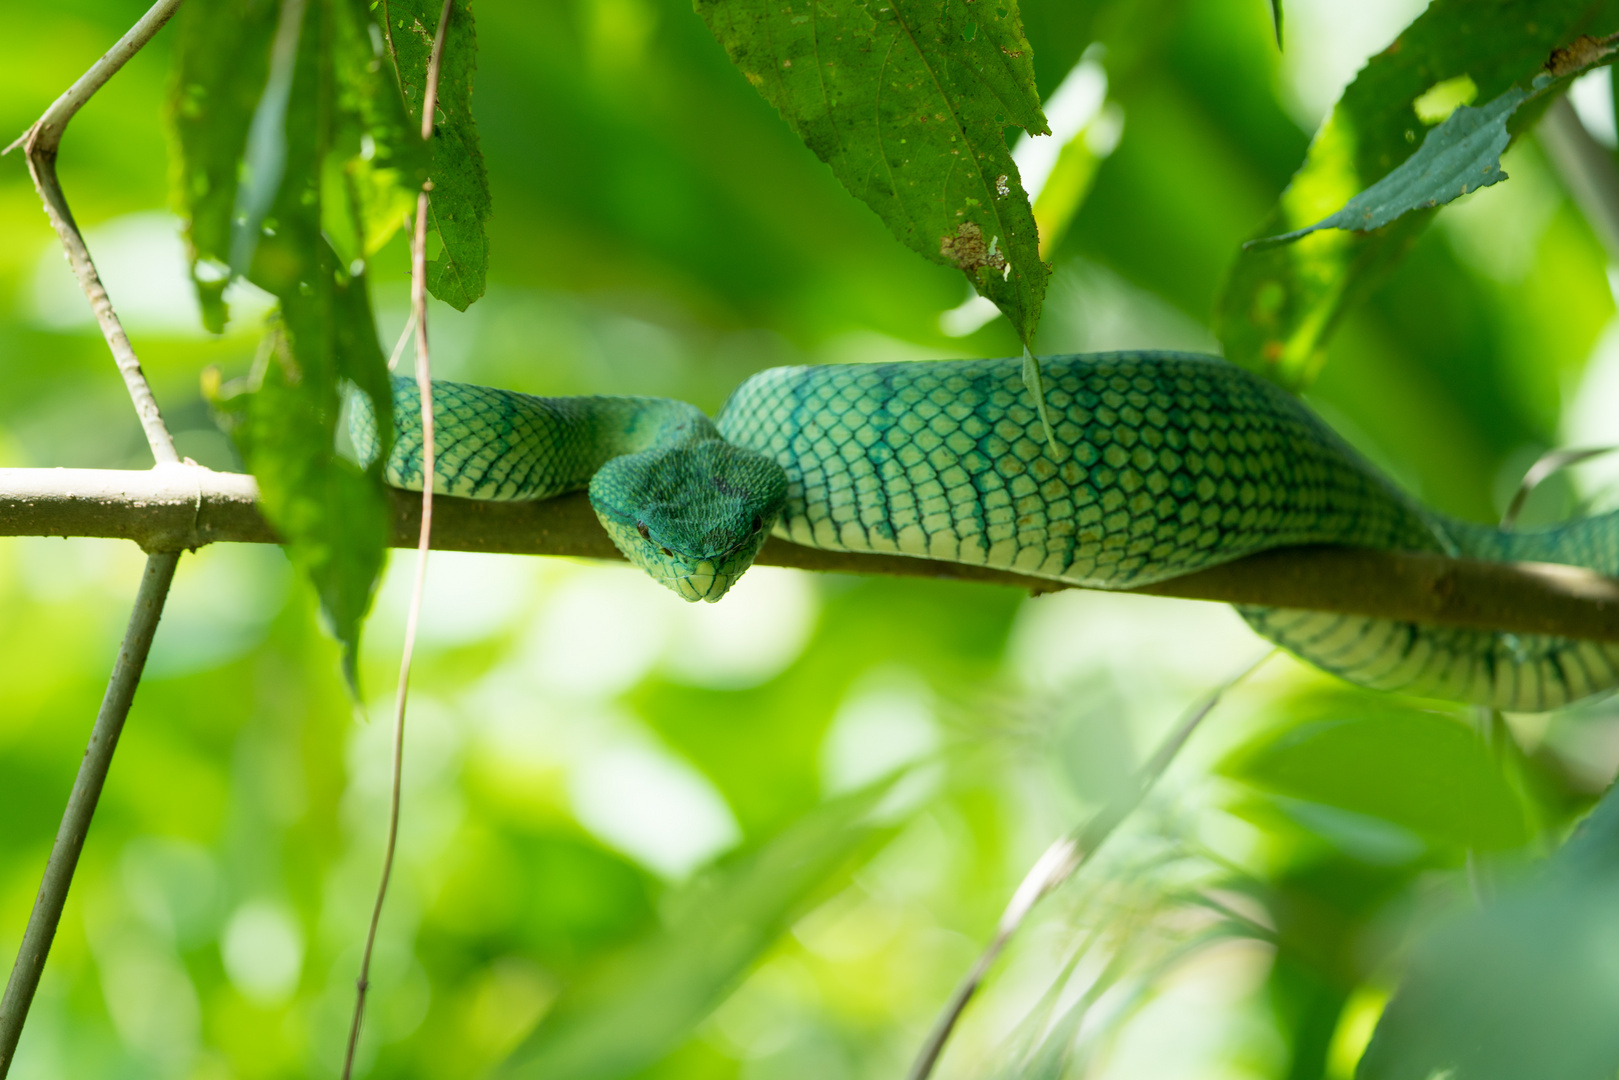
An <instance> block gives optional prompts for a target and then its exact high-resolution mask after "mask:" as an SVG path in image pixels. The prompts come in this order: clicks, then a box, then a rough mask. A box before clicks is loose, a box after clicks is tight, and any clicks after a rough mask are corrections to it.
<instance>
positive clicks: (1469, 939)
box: [1355, 789, 1619, 1080]
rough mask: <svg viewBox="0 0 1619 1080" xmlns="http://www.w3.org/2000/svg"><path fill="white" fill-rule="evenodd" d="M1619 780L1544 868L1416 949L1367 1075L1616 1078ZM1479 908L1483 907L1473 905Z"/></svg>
mask: <svg viewBox="0 0 1619 1080" xmlns="http://www.w3.org/2000/svg"><path fill="white" fill-rule="evenodd" d="M1616 853H1619V789H1610V790H1609V792H1608V794H1607V795H1605V796H1604V797H1603V799H1602V802H1601V803H1599V804H1598V806H1597V809H1596V810H1595V811H1594V812H1593V813H1592V815H1591V816H1590V817H1589V818H1588V819H1587V820H1586V821H1585V823H1584V824H1583V825H1582V826H1581V828H1580V830H1579V831H1578V832H1577V833H1576V834H1575V836H1574V838H1573V839H1571V840H1570V841H1569V842H1568V843H1567V844H1566V845H1564V847H1563V848H1562V849H1561V850H1560V851H1559V852H1558V853H1557V854H1556V855H1555V856H1554V857H1553V858H1552V860H1551V862H1550V864H1549V865H1548V866H1547V867H1545V868H1544V871H1543V872H1542V874H1541V875H1540V877H1539V878H1538V879H1537V880H1535V881H1532V882H1529V883H1527V884H1519V885H1517V886H1514V887H1512V888H1509V889H1507V890H1504V891H1503V892H1502V893H1501V894H1500V895H1498V896H1496V897H1493V898H1491V900H1490V902H1489V903H1488V904H1487V905H1486V906H1485V907H1484V908H1483V910H1477V909H1474V910H1470V911H1468V912H1467V913H1465V914H1461V915H1458V916H1454V917H1452V918H1451V919H1450V920H1448V921H1447V922H1445V923H1443V924H1441V925H1440V926H1439V927H1438V928H1436V929H1435V930H1434V931H1432V932H1430V933H1429V934H1427V935H1425V936H1424V938H1423V939H1422V940H1420V941H1419V942H1418V943H1417V945H1416V948H1415V949H1414V950H1413V952H1412V956H1411V962H1410V965H1409V967H1408V968H1407V970H1406V973H1405V978H1404V979H1403V980H1402V982H1401V985H1400V988H1399V990H1398V992H1397V993H1396V994H1395V996H1394V998H1393V1000H1392V1001H1391V1002H1390V1003H1389V1005H1388V1007H1387V1008H1386V1009H1385V1010H1384V1013H1383V1016H1382V1018H1381V1019H1380V1020H1379V1022H1378V1025H1377V1029H1376V1031H1375V1033H1374V1034H1373V1037H1372V1041H1371V1043H1370V1045H1368V1047H1367V1048H1366V1053H1365V1054H1364V1056H1363V1057H1362V1059H1361V1062H1360V1067H1359V1069H1358V1070H1357V1071H1356V1074H1355V1075H1356V1076H1357V1077H1358V1078H1359V1080H1429V1078H1431V1077H1434V1076H1447V1077H1451V1078H1452V1080H1521V1078H1522V1077H1529V1076H1532V1077H1535V1078H1536V1080H1607V1078H1609V1077H1612V1076H1613V1075H1614V1073H1615V1071H1616V1070H1619V1025H1616V1024H1615V1023H1614V1022H1613V1018H1614V1017H1615V1016H1616V1015H1619V855H1616ZM1470 907H1471V905H1470Z"/></svg>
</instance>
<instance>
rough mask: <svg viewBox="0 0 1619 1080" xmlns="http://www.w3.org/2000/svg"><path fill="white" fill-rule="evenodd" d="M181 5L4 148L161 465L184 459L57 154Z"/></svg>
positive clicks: (172, 0) (138, 29) (137, 33)
mask: <svg viewBox="0 0 1619 1080" xmlns="http://www.w3.org/2000/svg"><path fill="white" fill-rule="evenodd" d="M180 3H181V0H158V2H157V3H155V4H153V5H152V7H151V9H150V10H149V11H147V13H146V14H145V15H143V16H141V18H140V21H139V22H137V23H136V24H135V25H134V26H132V27H130V30H129V33H127V34H125V35H124V36H123V37H122V38H120V39H119V40H118V43H117V44H116V45H114V46H113V47H112V48H111V49H108V50H107V52H106V54H105V55H104V56H102V58H101V59H100V60H97V61H96V62H95V63H94V64H92V65H91V66H90V70H89V71H87V72H85V73H84V74H83V75H82V76H80V77H79V80H78V82H75V83H74V84H73V85H72V86H70V87H68V88H67V90H65V91H63V93H62V96H61V97H59V98H57V99H56V100H55V101H54V102H52V103H51V106H50V108H48V109H46V110H45V114H44V115H43V116H41V117H40V118H39V119H38V120H36V121H34V124H33V126H32V127H30V128H29V129H28V130H27V131H26V132H24V133H23V135H22V137H21V138H19V139H18V140H17V141H16V142H14V143H12V144H11V145H10V146H8V147H6V153H10V152H11V151H12V150H13V149H15V148H16V147H18V146H21V147H22V149H23V154H24V156H25V157H27V159H28V173H29V175H30V176H32V177H33V178H34V188H35V190H37V191H38V192H39V197H40V200H41V201H42V202H44V204H45V213H46V216H48V217H49V218H50V219H51V224H52V225H53V226H55V228H56V235H57V236H58V237H60V238H61V240H62V248H63V250H64V251H65V252H66V254H67V261H68V264H69V265H70V266H72V267H73V273H74V276H76V277H77V278H78V279H79V286H80V287H81V288H82V289H84V295H85V297H86V298H87V299H88V300H89V301H90V309H91V310H92V311H94V312H95V315H96V322H97V323H99V324H100V326H101V334H102V336H103V337H105V338H106V339H107V345H108V346H109V347H110V348H111V349H112V355H113V359H114V360H115V361H117V363H118V370H119V372H120V373H121V374H122V375H123V377H124V385H125V387H127V388H128V390H129V396H130V399H131V400H132V401H134V403H135V414H136V415H137V416H138V417H140V422H141V429H142V430H143V431H144V432H145V433H146V441H147V443H149V444H150V445H151V447H152V457H153V458H154V459H156V460H157V461H158V463H160V464H162V463H165V462H171V461H179V460H180V458H179V455H178V454H176V453H175V452H174V440H173V439H172V438H170V437H169V429H168V427H167V426H165V425H164V423H163V414H162V413H160V412H159V411H158V408H157V399H156V398H154V397H153V396H152V388H151V387H150V386H148V385H147V384H146V374H145V372H143V371H142V370H141V362H140V359H139V358H138V357H137V356H136V355H135V349H134V347H133V346H132V345H130V343H129V336H128V335H127V334H125V333H124V327H123V324H122V323H120V322H119V321H118V315H117V313H116V312H114V311H113V309H112V301H111V300H110V299H109V298H108V297H107V290H106V288H105V287H104V286H103V285H102V284H101V275H100V274H98V273H96V264H95V263H94V262H92V261H91V259H90V249H89V248H88V247H86V246H85V243H84V237H83V236H82V235H80V233H79V226H78V224H77V223H76V222H75V221H74V220H73V211H72V210H71V209H69V208H68V205H67V196H66V195H64V194H63V193H62V184H61V182H60V181H59V180H58V179H57V178H56V154H57V150H58V149H59V148H60V146H61V144H62V135H63V133H64V132H66V130H67V125H68V121H70V120H72V119H73V116H74V114H75V113H77V112H78V111H79V109H80V108H81V107H83V105H84V103H85V102H86V101H89V100H90V98H91V96H92V95H94V94H95V92H96V91H97V90H100V89H101V88H102V86H104V85H106V82H107V80H108V79H110V78H112V77H113V76H114V75H115V74H117V73H118V69H119V68H121V67H123V66H124V64H126V63H127V62H128V61H129V58H130V57H132V56H134V55H135V54H136V53H137V52H139V51H140V50H141V46H143V45H145V44H146V43H147V42H148V41H150V40H151V39H152V35H153V34H156V33H157V32H158V31H159V30H161V29H163V24H165V23H167V22H168V21H169V17H170V16H171V15H173V14H174V12H175V10H176V9H177V8H178V7H179V6H180Z"/></svg>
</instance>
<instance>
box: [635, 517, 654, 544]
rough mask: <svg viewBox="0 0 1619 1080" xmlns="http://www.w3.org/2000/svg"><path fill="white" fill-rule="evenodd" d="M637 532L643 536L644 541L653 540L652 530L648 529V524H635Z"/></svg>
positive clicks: (639, 522)
mask: <svg viewBox="0 0 1619 1080" xmlns="http://www.w3.org/2000/svg"><path fill="white" fill-rule="evenodd" d="M635 531H636V532H638V533H640V534H641V539H642V540H650V539H652V530H651V529H648V528H647V527H646V522H644V521H637V522H636V523H635Z"/></svg>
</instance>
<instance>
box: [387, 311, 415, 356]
mask: <svg viewBox="0 0 1619 1080" xmlns="http://www.w3.org/2000/svg"><path fill="white" fill-rule="evenodd" d="M415 332H416V312H415V311H414V310H412V311H411V313H410V318H408V319H406V320H405V328H404V329H403V330H401V331H399V340H398V341H396V342H394V351H393V352H391V353H389V354H388V370H389V371H392V370H393V369H394V368H396V367H398V366H399V358H400V357H401V356H403V355H404V354H405V343H406V342H407V341H409V340H410V336H411V335H412V334H413V333H415Z"/></svg>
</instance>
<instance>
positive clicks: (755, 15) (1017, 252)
mask: <svg viewBox="0 0 1619 1080" xmlns="http://www.w3.org/2000/svg"><path fill="white" fill-rule="evenodd" d="M696 7H697V11H698V13H699V14H701V15H702V17H703V19H704V21H705V22H707V23H708V27H709V29H710V30H711V31H713V33H714V36H715V37H716V38H718V39H719V41H720V44H722V45H723V46H724V47H725V51H726V52H727V53H728V54H729V55H730V57H731V60H732V62H733V63H735V64H736V66H737V67H738V68H740V69H741V70H742V73H743V74H744V75H745V76H746V77H747V79H748V81H749V82H750V83H752V84H753V86H754V88H755V89H757V90H758V91H759V92H760V93H761V94H763V95H764V97H765V99H766V100H767V101H769V102H770V103H771V104H772V105H774V106H775V107H776V108H777V109H778V110H779V111H780V112H781V115H782V118H783V119H785V120H786V121H787V123H788V124H789V125H790V126H791V127H792V129H793V131H794V132H796V133H797V134H798V136H799V137H800V138H802V139H803V140H804V143H805V145H807V146H808V147H809V148H810V149H811V150H812V151H814V153H815V155H816V156H817V157H819V158H820V159H821V160H822V161H824V162H826V163H827V164H828V165H829V166H831V168H832V172H833V174H834V175H836V176H837V178H838V179H839V180H840V181H841V182H842V183H843V185H844V186H845V187H847V188H848V189H849V190H850V191H851V192H853V193H854V194H855V196H857V197H858V198H860V199H861V200H863V201H864V202H865V203H866V204H867V205H868V206H870V207H871V208H872V209H873V210H875V211H876V212H877V216H878V217H880V218H882V219H883V221H884V222H885V223H886V224H887V225H888V227H889V228H890V229H891V230H893V233H894V235H895V236H897V237H898V238H899V239H900V240H901V241H902V242H903V243H904V244H905V245H906V246H907V247H909V248H910V249H911V250H913V251H915V252H917V253H918V254H919V255H922V256H923V257H924V258H927V259H930V260H932V261H933V262H936V263H939V264H941V265H944V266H954V267H957V268H959V269H960V270H961V271H962V272H963V273H964V274H966V276H967V280H968V281H970V282H971V283H972V284H973V286H974V287H975V288H976V289H977V290H978V291H979V292H980V293H982V294H983V295H985V296H987V297H989V298H990V299H991V300H993V301H994V302H995V303H996V304H997V305H999V307H1000V309H1001V310H1002V311H1003V312H1005V314H1006V316H1007V318H1009V319H1010V320H1011V321H1012V325H1013V327H1014V328H1015V329H1016V330H1017V332H1018V335H1019V336H1020V337H1021V338H1022V339H1023V341H1024V343H1025V344H1027V343H1029V342H1031V341H1032V340H1033V339H1034V330H1035V327H1036V325H1037V324H1038V323H1039V320H1040V306H1041V304H1042V302H1043V301H1044V298H1045V291H1046V278H1047V276H1048V275H1049V273H1050V267H1048V266H1047V265H1046V264H1045V263H1043V262H1041V261H1040V254H1039V245H1038V235H1037V232H1036V229H1035V224H1034V214H1033V211H1032V210H1031V209H1030V207H1029V199H1028V196H1027V194H1026V193H1025V192H1024V190H1023V186H1022V183H1021V182H1020V180H1019V178H1018V172H1017V166H1015V165H1014V164H1013V163H1012V155H1011V154H1010V153H1009V152H1008V150H1007V147H1006V138H1005V130H1006V129H1007V128H1008V127H1014V126H1015V127H1021V128H1023V129H1024V130H1025V131H1028V132H1029V133H1030V134H1036V135H1040V134H1046V133H1048V130H1049V129H1048V128H1047V127H1046V121H1045V117H1044V115H1042V113H1041V111H1040V101H1039V96H1038V94H1037V93H1036V91H1035V88H1034V68H1033V61H1032V58H1031V56H1032V51H1031V49H1030V47H1029V43H1028V41H1027V40H1026V39H1025V38H1024V36H1023V28H1022V22H1021V20H1020V18H1019V15H1018V8H1017V3H1016V0H995V2H985V3H977V4H965V3H960V2H957V0H882V2H880V3H867V2H863V0H785V2H782V0H696Z"/></svg>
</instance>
